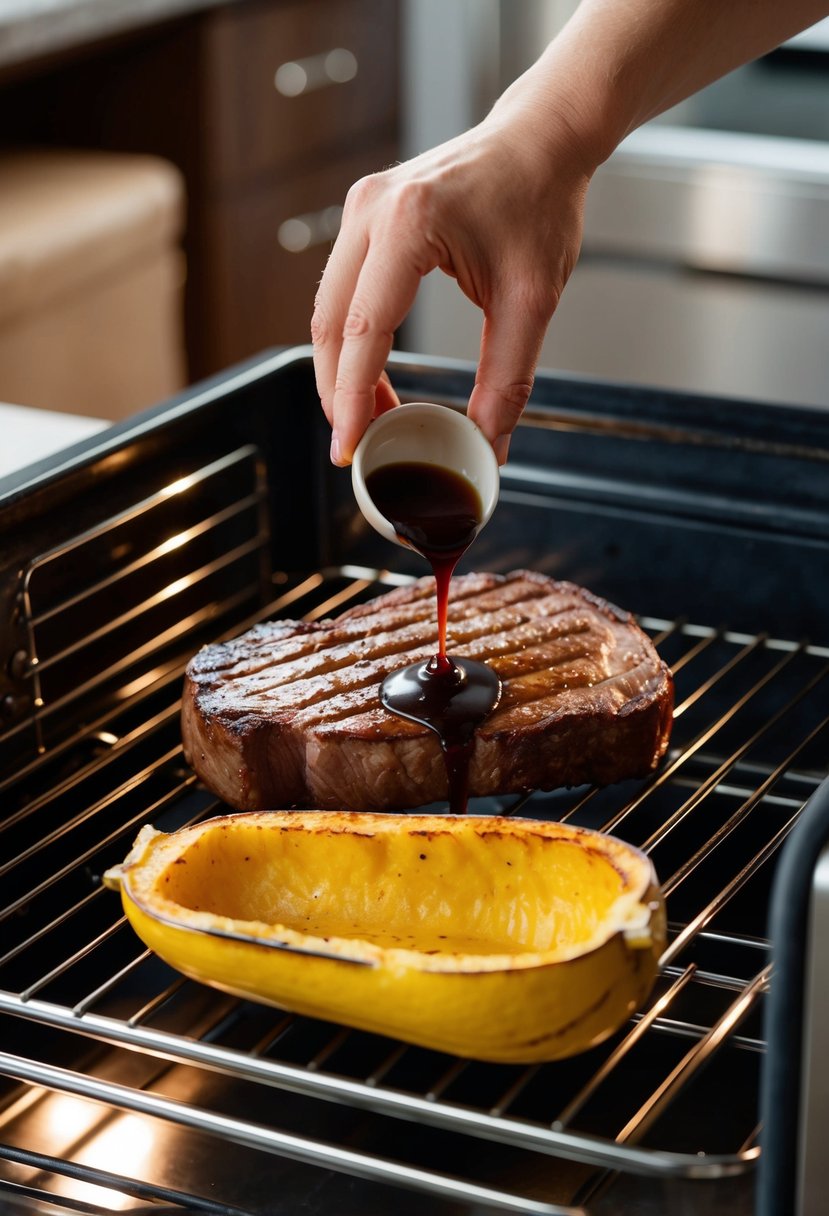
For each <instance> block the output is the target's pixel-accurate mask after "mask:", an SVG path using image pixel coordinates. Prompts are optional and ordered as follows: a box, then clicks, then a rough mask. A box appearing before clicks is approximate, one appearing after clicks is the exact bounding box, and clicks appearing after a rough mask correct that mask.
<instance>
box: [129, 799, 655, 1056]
mask: <svg viewBox="0 0 829 1216" xmlns="http://www.w3.org/2000/svg"><path fill="white" fill-rule="evenodd" d="M105 882H106V883H107V884H108V885H109V886H113V887H120V889H121V893H122V899H123V902H124V907H125V910H126V913H127V916H128V917H129V919H130V921H131V923H132V925H133V927H134V928H135V930H136V932H137V933H138V935H139V937H141V938H142V940H144V942H145V943H146V944H147V945H149V946H150V947H151V948H152V949H153V950H155V951H156V953H157V954H159V955H160V956H161V957H162V958H165V959H166V960H167V961H168V962H170V963H171V964H172V965H173V966H175V967H177V968H178V969H179V970H181V971H183V972H185V973H186V974H188V975H191V976H193V977H194V978H196V979H200V980H203V981H204V982H206V983H210V984H214V985H216V986H218V987H222V988H224V989H227V990H229V991H233V992H237V993H240V994H243V995H246V996H252V997H255V998H257V999H260V1000H264V1001H267V1002H271V1003H273V1004H277V1005H279V1006H281V1007H284V1008H287V1009H292V1010H295V1011H297V1012H301V1013H308V1014H312V1015H314V1016H318V1017H325V1018H329V1019H334V1020H338V1021H342V1022H344V1023H346V1024H348V1025H353V1026H359V1027H362V1028H364V1029H368V1030H373V1031H377V1032H380V1033H385V1034H391V1035H395V1036H398V1037H400V1038H403V1039H407V1040H409V1041H412V1042H416V1043H421V1044H423V1045H425V1046H430V1047H434V1048H437V1049H440V1050H446V1051H452V1052H455V1053H459V1054H463V1055H471V1056H475V1057H478V1058H482V1059H494V1060H515V1061H521V1060H538V1059H552V1058H555V1057H557V1056H561V1055H568V1054H571V1053H572V1052H574V1051H578V1050H581V1049H583V1048H585V1047H588V1046H590V1045H592V1044H593V1043H596V1042H598V1041H600V1039H602V1038H604V1037H606V1035H608V1034H610V1033H612V1031H613V1030H615V1029H616V1028H617V1027H618V1025H619V1024H620V1023H621V1022H622V1021H623V1020H624V1019H625V1017H626V1016H628V1015H629V1014H630V1013H631V1012H632V1011H633V1010H634V1009H635V1008H636V1006H637V1005H638V1004H640V1003H641V1001H642V1000H644V998H645V996H646V995H647V993H648V991H649V989H650V987H651V984H652V982H653V979H654V976H655V974H656V970H657V966H658V958H659V954H660V952H661V949H662V946H663V944H664V909H663V905H662V900H661V897H660V895H659V892H658V888H657V886H656V881H655V877H654V874H653V870H652V867H651V865H650V862H649V861H648V860H647V858H645V857H644V856H643V855H642V854H641V853H639V852H637V851H636V850H635V849H632V848H630V847H629V846H627V845H625V844H623V843H622V842H621V841H618V840H615V839H613V838H612V837H607V836H603V835H600V834H598V833H592V832H585V831H580V830H578V829H574V828H569V827H566V826H563V825H561V824H550V823H539V822H536V821H532V820H519V819H499V818H490V817H486V818H484V817H475V816H463V817H457V818H455V817H452V816H422V815H421V816H418V815H404V816H395V815H370V814H365V815H361V814H337V813H332V812H260V813H253V814H239V815H228V816H224V817H222V818H219V819H214V820H210V821H208V822H206V823H204V824H200V825H197V826H196V827H192V828H187V829H183V830H182V831H180V832H177V833H173V834H172V835H169V836H166V835H164V834H163V833H160V832H156V831H155V830H154V829H152V828H145V829H143V831H142V833H141V834H140V836H139V837H138V840H137V841H136V844H135V847H134V848H133V850H132V852H131V853H130V855H129V857H128V858H127V860H126V861H125V862H124V863H123V865H122V866H118V867H115V868H114V869H113V870H110V871H108V873H107V875H106V876H105Z"/></svg>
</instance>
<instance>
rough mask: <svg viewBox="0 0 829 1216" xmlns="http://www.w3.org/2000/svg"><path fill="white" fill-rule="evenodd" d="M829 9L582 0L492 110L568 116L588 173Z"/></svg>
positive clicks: (534, 117) (756, 2)
mask: <svg viewBox="0 0 829 1216" xmlns="http://www.w3.org/2000/svg"><path fill="white" fill-rule="evenodd" d="M827 13H829V3H827V0H582V3H581V4H580V5H579V8H578V9H577V10H576V12H575V14H574V16H573V17H572V19H571V20H570V21H569V22H568V24H567V25H566V26H565V27H564V29H563V30H562V32H561V33H560V34H559V35H558V37H557V38H556V39H555V40H554V41H553V42H552V43H551V44H550V46H549V47H548V48H547V50H546V51H545V52H544V54H543V55H542V56H541V57H540V59H539V60H538V61H537V63H536V64H535V65H534V66H533V67H532V68H530V70H529V71H528V72H526V73H525V74H524V75H523V76H522V77H520V79H519V80H518V81H516V82H515V83H514V84H513V85H512V86H511V87H510V88H509V89H508V90H507V91H506V92H505V94H504V95H503V97H502V98H501V99H500V100H499V102H498V103H497V104H496V106H495V108H494V110H493V112H492V115H491V117H492V118H493V119H494V120H496V121H497V118H498V116H499V114H503V115H504V116H510V117H511V118H513V119H514V118H515V116H516V112H517V113H518V114H522V113H523V114H526V116H527V118H528V120H529V121H530V123H531V124H532V126H533V129H534V130H535V131H536V132H537V131H538V130H539V127H538V125H537V124H539V123H540V124H542V128H543V124H544V123H545V121H549V122H550V124H551V125H552V126H555V127H559V128H560V125H561V123H562V122H564V123H565V124H566V125H567V126H568V127H569V128H570V129H571V130H572V132H573V136H574V145H575V146H577V147H578V148H580V149H581V150H582V153H583V155H584V156H585V157H586V160H587V164H586V168H587V169H588V172H589V171H591V170H592V169H594V168H595V167H596V166H597V165H599V164H601V163H602V161H603V160H606V159H607V157H608V156H609V155H610V153H611V152H612V151H613V150H614V148H615V147H616V146H617V145H618V144H619V143H620V142H621V140H622V139H624V137H625V136H626V135H627V134H629V133H630V132H631V131H632V130H634V129H635V128H636V127H638V126H640V125H641V124H642V123H643V122H646V121H647V120H648V119H649V118H653V117H655V116H656V115H657V114H660V113H662V112H663V111H664V110H667V109H669V108H670V107H671V106H673V105H676V104H677V103H678V102H680V101H682V100H684V99H685V98H686V97H689V96H690V95H691V94H692V93H695V92H696V91H697V90H699V89H701V88H703V87H704V86H705V85H707V84H710V83H711V82H712V81H714V80H716V79H718V78H719V77H720V76H723V75H725V74H726V73H727V72H729V71H731V70H732V69H734V68H736V67H738V66H740V65H741V64H743V63H747V62H749V61H750V60H752V59H756V58H758V57H759V56H760V55H763V54H765V53H766V52H768V51H770V50H772V49H773V48H774V47H776V46H779V45H780V43H781V42H784V41H785V40H786V39H787V38H789V37H791V36H792V35H793V34H794V33H796V32H798V31H799V30H802V29H804V28H806V26H808V25H811V24H813V23H814V22H815V21H818V20H819V19H820V18H821V17H823V16H825V15H826V14H827Z"/></svg>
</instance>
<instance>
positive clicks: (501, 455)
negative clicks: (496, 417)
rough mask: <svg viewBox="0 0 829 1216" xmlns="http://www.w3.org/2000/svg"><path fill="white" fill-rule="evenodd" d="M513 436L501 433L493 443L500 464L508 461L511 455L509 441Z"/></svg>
mask: <svg viewBox="0 0 829 1216" xmlns="http://www.w3.org/2000/svg"><path fill="white" fill-rule="evenodd" d="M511 438H512V436H511V435H499V436H498V438H497V439H496V440H495V442H494V443H493V445H492V447H493V449H494V451H495V455H496V456H497V457H498V463H499V464H506V463H507V456H508V455H509V441H510V439H511Z"/></svg>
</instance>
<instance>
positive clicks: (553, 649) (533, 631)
mask: <svg viewBox="0 0 829 1216" xmlns="http://www.w3.org/2000/svg"><path fill="white" fill-rule="evenodd" d="M448 628H449V636H448V644H447V650H448V653H449V654H452V655H456V656H466V657H468V658H472V659H478V660H483V661H486V662H488V663H489V664H490V665H491V666H492V667H493V668H494V669H495V671H497V673H498V675H499V676H500V678H501V681H502V684H503V694H502V697H501V702H500V705H499V706H498V708H497V709H496V710H495V711H494V712H493V713H492V714H491V715H490V717H489V718H487V719H486V721H485V722H484V723H483V724H482V725H481V726H480V727H479V729H478V732H477V735H476V739H475V747H474V752H473V755H472V760H471V763H470V773H469V792H470V794H471V795H479V794H495V793H510V792H521V791H524V790H528V789H537V788H538V789H554V788H556V787H558V786H565V785H581V784H583V783H586V782H590V783H596V784H599V785H606V784H609V783H611V782H614V781H620V780H622V779H624V778H627V777H637V776H642V775H644V774H645V773H647V772H648V771H650V770H651V769H652V768H654V767H655V765H656V763H657V761H658V760H659V758H660V756H661V755H662V754H663V752H664V751H665V748H666V747H667V745H668V738H669V734H670V725H671V711H672V709H673V681H672V679H671V673H670V671H669V670H668V668H667V667H666V665H665V664H664V663H663V662H662V661H661V659H660V658H659V657H658V655H657V654H656V651H655V650H654V648H653V645H652V644H651V642H650V640H649V639H648V638H647V637H646V635H645V634H644V633H643V632H642V631H641V630H640V629H639V627H638V625H636V624H635V622H634V621H633V619H632V618H631V616H630V615H629V614H628V613H626V612H621V611H620V610H619V609H618V608H615V607H613V606H612V605H611V604H608V603H606V602H605V601H604V600H601V599H599V598H597V597H596V596H594V595H592V594H591V593H590V592H589V591H585V590H584V589H583V588H581V587H577V586H575V585H573V584H572V583H561V582H555V581H554V580H553V579H550V578H546V577H544V576H543V575H539V574H534V573H530V572H527V571H523V570H519V571H515V572H513V573H512V574H508V575H498V574H467V575H464V576H461V577H459V578H456V579H454V580H453V583H452V588H451V593H450V602H449V627H448ZM436 638H437V626H436V621H435V599H434V580H433V579H432V578H423V579H420V580H419V581H418V582H416V583H413V584H412V585H410V586H408V587H405V588H400V589H398V590H395V591H392V592H389V593H388V594H387V595H382V596H380V597H379V598H377V599H375V600H373V601H371V602H370V603H367V604H364V605H361V606H360V607H357V608H353V609H351V610H350V611H349V612H345V613H343V614H342V615H341V616H339V617H337V618H336V619H334V620H327V621H322V622H319V623H315V624H308V623H301V622H296V621H276V622H272V623H269V624H264V625H257V626H256V627H255V628H253V629H251V630H250V631H249V632H248V633H246V634H244V635H243V636H242V637H239V638H237V639H235V640H234V641H231V642H225V643H219V644H216V645H212V646H206V647H205V648H204V649H202V650H201V651H199V653H198V654H197V655H196V656H195V658H194V659H193V660H192V661H191V663H190V665H189V667H188V669H187V675H186V680H185V689H184V701H183V709H182V734H183V738H184V748H185V754H186V756H187V757H188V760H189V762H190V763H191V764H192V765H193V767H194V768H195V770H196V772H197V773H198V775H199V777H201V779H202V780H203V781H204V783H205V784H206V785H207V786H208V787H209V788H210V789H211V790H213V792H214V793H216V794H218V795H219V796H220V797H221V798H223V799H224V800H225V801H226V802H228V803H229V804H230V805H231V806H233V807H237V808H239V809H244V810H254V809H261V808H274V807H289V806H300V805H301V806H313V807H319V808H322V809H326V808H336V809H337V810H391V809H402V808H406V807H413V806H420V805H423V804H426V803H430V802H435V801H439V800H442V799H445V798H446V796H447V780H446V771H445V766H444V762H443V756H442V753H441V750H440V744H439V742H438V739H437V737H436V735H434V734H433V733H432V732H431V731H430V730H428V729H427V728H426V727H422V726H418V725H416V724H415V723H412V722H408V721H405V720H403V719H402V718H399V717H397V716H396V715H393V714H390V713H388V712H387V711H386V710H384V709H383V707H382V706H381V705H380V702H379V699H378V692H379V686H380V683H381V681H382V680H383V678H384V677H385V676H386V675H387V674H388V673H389V672H391V671H394V670H396V669H398V668H399V667H402V666H405V665H407V664H409V663H415V662H419V661H421V660H426V659H428V658H430V657H431V656H432V655H433V654H434V652H435V650H436V649H437V642H436Z"/></svg>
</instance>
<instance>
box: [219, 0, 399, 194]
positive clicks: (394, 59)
mask: <svg viewBox="0 0 829 1216" xmlns="http://www.w3.org/2000/svg"><path fill="white" fill-rule="evenodd" d="M397 8H398V6H397V4H396V3H393V2H392V0H314V3H308V0H276V2H274V0H269V2H264V0H260V2H258V3H246V4H238V5H229V6H226V7H223V8H220V9H217V10H216V11H215V12H214V13H212V14H209V15H208V18H207V23H206V29H205V65H206V69H207V72H206V80H207V81H208V82H209V87H208V89H207V92H206V95H205V99H204V104H205V114H206V120H207V125H206V130H207V132H208V133H209V139H208V140H207V141H206V152H207V157H208V164H207V171H208V175H209V178H210V180H212V181H213V182H221V183H222V185H223V186H227V184H228V183H233V184H234V185H236V186H238V185H241V184H242V183H246V184H252V183H253V182H254V181H257V180H258V179H260V178H261V177H263V176H266V175H268V174H272V173H273V172H274V171H275V170H279V171H281V172H302V171H303V168H308V167H311V166H315V165H317V164H319V163H320V160H321V159H322V158H323V157H327V156H330V155H334V156H340V155H342V153H343V150H344V149H349V148H351V149H354V148H356V147H358V146H363V147H365V146H368V145H369V144H371V143H375V142H377V141H378V140H380V139H386V138H392V137H393V135H394V132H395V131H396V129H397V107H398V96H397V95H398V78H397V65H398V61H399V56H398V45H397V39H398V18H397Z"/></svg>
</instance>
